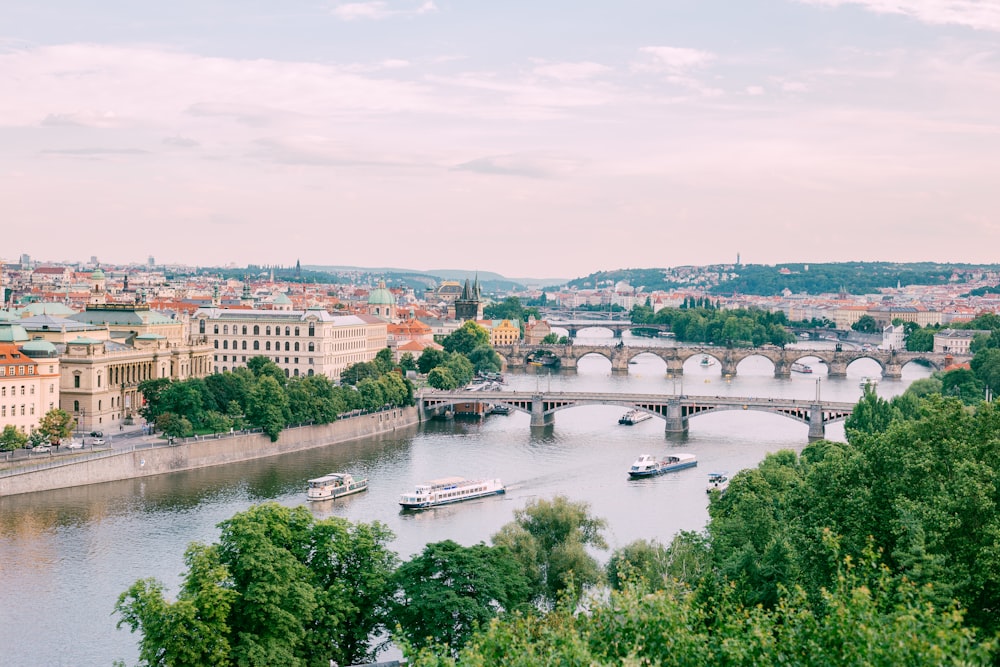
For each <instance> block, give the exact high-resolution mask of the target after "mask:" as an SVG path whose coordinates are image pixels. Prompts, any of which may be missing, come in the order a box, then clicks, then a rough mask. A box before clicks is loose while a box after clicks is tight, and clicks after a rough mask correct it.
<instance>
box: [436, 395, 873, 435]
mask: <svg viewBox="0 0 1000 667" xmlns="http://www.w3.org/2000/svg"><path fill="white" fill-rule="evenodd" d="M459 403H489V404H492V405H505V406H507V407H509V408H511V409H512V410H516V411H519V412H524V413H526V414H528V415H530V416H531V425H532V426H547V425H549V424H553V423H554V422H555V413H556V412H558V411H560V410H566V409H568V408H575V407H577V406H581V405H620V406H622V407H625V408H629V409H638V410H643V411H645V412H648V413H650V414H652V415H654V416H656V417H659V418H660V419H663V420H664V421H665V422H666V429H665V431H666V434H667V436H673V435H683V434H685V433H687V432H688V420H689V419H690V418H691V417H696V416H698V415H703V414H708V413H710V412H718V411H720V410H756V411H760V412H770V413H772V414H777V415H781V416H783V417H788V418H789V419H794V420H795V421H798V422H802V423H804V424H808V425H809V439H810V440H819V439H821V438H823V437H824V436H825V434H826V425H827V424H830V423H833V422H837V421H841V420H844V419H846V418H847V417H848V416H850V414H851V411H852V410H853V409H854V403H833V402H829V401H815V400H813V401H809V400H805V401H803V400H794V399H786V398H753V397H738V396H726V397H722V396H714V397H713V396H677V395H663V394H617V393H579V392H537V391H536V392H525V391H521V392H518V391H504V392H496V391H488V392H483V391H465V390H456V391H435V390H423V391H421V392H420V393H419V394H418V396H417V407H418V409H419V412H420V415H421V417H422V418H430V417H433V416H435V415H439V414H444V413H445V411H447V410H448V409H449V408H452V407H453V406H455V405H456V404H459Z"/></svg>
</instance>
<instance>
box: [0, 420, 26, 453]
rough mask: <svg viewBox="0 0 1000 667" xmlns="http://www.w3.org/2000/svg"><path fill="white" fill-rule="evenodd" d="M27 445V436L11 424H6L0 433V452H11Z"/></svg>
mask: <svg viewBox="0 0 1000 667" xmlns="http://www.w3.org/2000/svg"><path fill="white" fill-rule="evenodd" d="M27 444H28V436H27V435H25V434H24V433H22V432H21V431H20V430H19V429H18V428H17V427H16V426H14V425H13V424H7V425H5V426H4V427H3V432H2V433H0V452H11V451H14V450H15V449H21V448H23V447H24V446H25V445H27Z"/></svg>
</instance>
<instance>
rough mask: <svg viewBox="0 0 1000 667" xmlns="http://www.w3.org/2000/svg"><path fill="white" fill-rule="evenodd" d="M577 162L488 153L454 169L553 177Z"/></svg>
mask: <svg viewBox="0 0 1000 667" xmlns="http://www.w3.org/2000/svg"><path fill="white" fill-rule="evenodd" d="M579 164H580V163H579V160H575V159H572V158H566V157H555V156H543V155H528V154H520V155H490V156H486V157H481V158H478V159H475V160H470V161H468V162H463V163H461V164H458V165H456V166H455V167H454V170H455V171H474V172H478V173H480V174H499V175H502V176H524V177H527V178H554V177H556V176H561V175H564V174H568V173H570V172H573V171H576V169H577V168H578V167H579Z"/></svg>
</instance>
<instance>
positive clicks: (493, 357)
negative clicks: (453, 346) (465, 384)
mask: <svg viewBox="0 0 1000 667" xmlns="http://www.w3.org/2000/svg"><path fill="white" fill-rule="evenodd" d="M467 358H468V360H469V362H470V363H471V364H472V367H473V369H475V371H476V372H477V373H478V372H481V371H482V372H494V373H495V372H499V371H500V367H501V363H502V362H501V360H500V355H499V354H497V352H496V350H494V349H493V348H492V347H490V346H489V345H481V346H479V347H477V348H475V349H474V350H472V351H471V352H469V354H468V355H467Z"/></svg>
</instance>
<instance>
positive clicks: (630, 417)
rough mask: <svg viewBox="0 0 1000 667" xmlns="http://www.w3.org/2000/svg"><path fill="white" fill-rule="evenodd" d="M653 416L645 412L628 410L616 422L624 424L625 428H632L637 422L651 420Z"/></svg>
mask: <svg viewBox="0 0 1000 667" xmlns="http://www.w3.org/2000/svg"><path fill="white" fill-rule="evenodd" d="M652 418H653V415H651V414H649V413H648V412H646V411H645V410H629V411H628V412H626V413H625V414H623V415H622V416H621V418H620V419H619V420H618V423H619V424H625V425H626V426H632V425H634V424H638V423H639V422H644V421H646V420H647V419H652Z"/></svg>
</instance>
